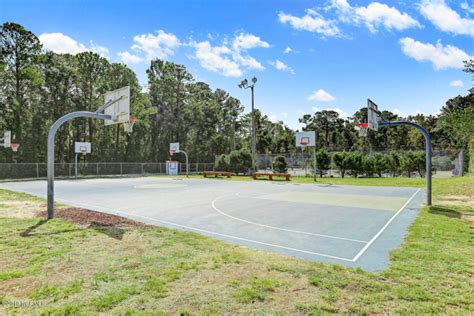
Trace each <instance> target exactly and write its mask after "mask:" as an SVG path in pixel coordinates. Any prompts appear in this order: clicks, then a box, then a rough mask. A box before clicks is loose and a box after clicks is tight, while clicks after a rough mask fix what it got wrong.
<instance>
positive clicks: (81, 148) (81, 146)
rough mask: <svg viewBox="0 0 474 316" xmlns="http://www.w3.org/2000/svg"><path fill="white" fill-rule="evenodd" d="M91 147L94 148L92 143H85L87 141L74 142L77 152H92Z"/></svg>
mask: <svg viewBox="0 0 474 316" xmlns="http://www.w3.org/2000/svg"><path fill="white" fill-rule="evenodd" d="M91 149H92V146H91V143H85V142H75V143H74V152H75V153H76V154H90V153H91Z"/></svg>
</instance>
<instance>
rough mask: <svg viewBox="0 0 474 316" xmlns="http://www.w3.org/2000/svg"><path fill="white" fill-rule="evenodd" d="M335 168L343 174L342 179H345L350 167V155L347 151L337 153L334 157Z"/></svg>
mask: <svg viewBox="0 0 474 316" xmlns="http://www.w3.org/2000/svg"><path fill="white" fill-rule="evenodd" d="M332 160H333V162H334V166H335V167H336V169H337V170H339V172H340V173H341V177H343V178H344V176H345V174H346V171H347V170H348V169H349V167H350V164H351V162H350V153H348V152H346V151H342V152H337V153H335V154H334V155H333V159H332Z"/></svg>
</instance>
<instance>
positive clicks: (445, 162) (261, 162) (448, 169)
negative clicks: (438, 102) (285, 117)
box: [256, 150, 466, 177]
mask: <svg viewBox="0 0 474 316" xmlns="http://www.w3.org/2000/svg"><path fill="white" fill-rule="evenodd" d="M406 152H407V151H399V152H398V154H400V155H403V154H405V153H406ZM334 153H336V152H329V155H330V159H331V162H330V166H331V167H330V168H329V169H328V170H326V171H325V172H324V176H325V177H340V176H341V173H340V172H339V171H338V170H337V168H336V166H335V164H334V161H333V159H332V158H333V154H334ZM464 153H465V152H464V151H460V152H453V151H442V150H433V152H432V166H433V176H434V177H451V176H461V175H463V173H462V172H461V170H463V169H466V162H465V159H464ZM375 154H384V155H387V154H389V151H370V152H364V153H363V155H364V156H373V155H375ZM277 156H283V157H284V158H285V161H286V163H287V164H288V172H289V173H291V174H292V175H298V176H304V175H309V174H312V172H313V171H312V165H311V163H312V159H313V151H312V150H310V151H309V152H299V153H284V154H264V155H262V154H259V155H257V156H256V163H257V168H258V169H259V170H262V171H263V170H271V169H272V162H273V160H274V159H275V158H276V157H277ZM318 176H319V175H318ZM383 176H391V174H390V173H385V174H384V175H383ZM415 176H416V175H415Z"/></svg>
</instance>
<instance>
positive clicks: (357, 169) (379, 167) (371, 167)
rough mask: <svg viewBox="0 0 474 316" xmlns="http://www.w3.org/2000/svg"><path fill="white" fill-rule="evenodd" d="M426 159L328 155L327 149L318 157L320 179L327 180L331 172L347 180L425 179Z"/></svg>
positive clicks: (419, 155) (411, 154) (419, 154)
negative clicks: (328, 173) (401, 177)
mask: <svg viewBox="0 0 474 316" xmlns="http://www.w3.org/2000/svg"><path fill="white" fill-rule="evenodd" d="M425 157H426V155H425V152H424V151H407V152H404V153H403V154H399V153H397V152H395V151H390V152H389V153H388V154H381V153H376V154H374V155H364V154H363V153H362V152H360V151H354V152H347V151H343V152H335V153H328V152H327V151H326V150H325V149H321V150H319V151H318V152H317V154H316V168H317V169H318V172H319V175H320V177H323V176H324V175H325V173H326V172H327V171H328V170H329V169H336V170H338V171H339V173H340V174H341V177H343V178H344V177H345V176H346V175H347V174H349V175H351V176H353V177H355V178H357V177H359V176H366V177H374V176H378V177H382V176H384V175H391V176H393V177H397V176H400V175H405V176H408V177H411V176H412V175H413V174H416V175H418V176H420V177H424V176H425V162H426V159H425ZM312 165H313V162H312V161H311V166H312Z"/></svg>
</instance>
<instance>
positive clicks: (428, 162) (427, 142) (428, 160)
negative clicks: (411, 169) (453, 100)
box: [379, 121, 431, 205]
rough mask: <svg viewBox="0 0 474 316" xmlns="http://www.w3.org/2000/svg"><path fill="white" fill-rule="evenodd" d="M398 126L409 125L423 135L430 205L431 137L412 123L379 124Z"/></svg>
mask: <svg viewBox="0 0 474 316" xmlns="http://www.w3.org/2000/svg"><path fill="white" fill-rule="evenodd" d="M400 125H409V126H413V127H415V128H417V129H418V130H420V131H421V133H422V134H423V137H424V138H425V148H426V163H425V166H426V171H425V174H426V204H427V205H431V136H430V134H429V133H428V131H427V130H426V129H425V128H424V127H423V126H421V125H418V124H416V123H413V122H406V121H400V122H380V123H379V126H400Z"/></svg>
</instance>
